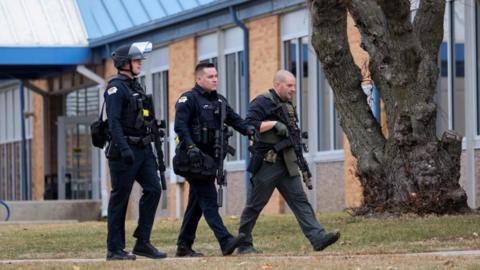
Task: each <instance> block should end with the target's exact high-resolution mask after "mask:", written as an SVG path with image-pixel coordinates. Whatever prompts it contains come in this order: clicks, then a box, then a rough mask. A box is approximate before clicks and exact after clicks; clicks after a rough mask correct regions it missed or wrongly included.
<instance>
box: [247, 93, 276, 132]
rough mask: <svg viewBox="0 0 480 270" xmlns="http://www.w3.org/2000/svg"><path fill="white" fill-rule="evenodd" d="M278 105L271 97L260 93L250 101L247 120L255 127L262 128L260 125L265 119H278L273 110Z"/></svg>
mask: <svg viewBox="0 0 480 270" xmlns="http://www.w3.org/2000/svg"><path fill="white" fill-rule="evenodd" d="M269 91H270V93H272V95H275V96H276V97H277V98H278V99H279V100H280V97H279V96H278V95H277V93H276V92H275V91H274V90H272V89H270V90H269ZM276 107H277V105H276V104H275V103H273V101H272V100H271V99H269V98H268V97H266V96H264V95H259V96H257V97H256V98H255V99H254V100H252V102H250V105H249V107H248V112H247V118H246V121H247V122H248V124H250V125H253V126H254V127H255V129H257V130H260V125H261V124H262V122H263V121H270V120H272V121H273V120H275V121H276V120H278V119H277V117H276V116H275V115H274V114H273V110H274V109H275V108H276Z"/></svg>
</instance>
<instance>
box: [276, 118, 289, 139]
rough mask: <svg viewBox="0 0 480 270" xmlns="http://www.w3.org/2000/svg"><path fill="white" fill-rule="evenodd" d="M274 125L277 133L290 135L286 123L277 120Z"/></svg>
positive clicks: (284, 135) (285, 135)
mask: <svg viewBox="0 0 480 270" xmlns="http://www.w3.org/2000/svg"><path fill="white" fill-rule="evenodd" d="M274 127H275V129H276V130H277V135H279V136H283V137H288V128H287V126H286V125H285V124H284V123H282V122H280V121H277V123H276V124H275V126H274Z"/></svg>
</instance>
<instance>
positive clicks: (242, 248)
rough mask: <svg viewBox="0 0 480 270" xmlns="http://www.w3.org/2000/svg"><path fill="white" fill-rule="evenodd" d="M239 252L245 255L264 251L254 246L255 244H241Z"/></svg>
mask: <svg viewBox="0 0 480 270" xmlns="http://www.w3.org/2000/svg"><path fill="white" fill-rule="evenodd" d="M237 253H238V254H241V255H245V254H259V253H262V252H261V251H260V250H258V249H256V248H254V247H253V246H250V245H248V246H239V247H238V248H237Z"/></svg>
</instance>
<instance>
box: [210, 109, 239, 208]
mask: <svg viewBox="0 0 480 270" xmlns="http://www.w3.org/2000/svg"><path fill="white" fill-rule="evenodd" d="M218 103H219V106H218V107H217V109H216V110H215V114H218V115H219V117H220V129H218V130H215V144H214V145H213V148H214V150H215V159H217V162H218V168H217V185H218V197H217V205H218V206H219V207H222V205H223V186H226V185H227V181H226V177H227V171H226V170H225V169H224V166H223V162H224V160H225V157H226V156H227V154H230V155H232V156H233V155H235V148H233V147H232V146H230V145H228V139H229V138H230V137H231V136H232V135H233V133H232V131H231V130H229V128H228V127H227V126H226V125H225V119H226V118H227V104H226V102H225V101H219V102H218Z"/></svg>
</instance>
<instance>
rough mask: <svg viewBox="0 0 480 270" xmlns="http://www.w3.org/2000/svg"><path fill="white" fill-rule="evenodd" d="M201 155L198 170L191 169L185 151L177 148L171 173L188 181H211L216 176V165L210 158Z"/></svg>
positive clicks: (190, 163)
mask: <svg viewBox="0 0 480 270" xmlns="http://www.w3.org/2000/svg"><path fill="white" fill-rule="evenodd" d="M202 155H203V162H202V164H201V166H200V167H199V168H196V167H193V166H192V162H190V159H189V157H188V154H187V151H186V150H185V149H184V148H183V147H179V146H177V148H176V149H175V156H173V171H174V172H175V174H177V175H180V176H183V177H185V178H186V179H188V180H211V179H212V178H214V177H215V176H216V173H217V164H216V163H215V160H214V159H213V158H212V157H211V156H209V155H207V154H205V153H202Z"/></svg>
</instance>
